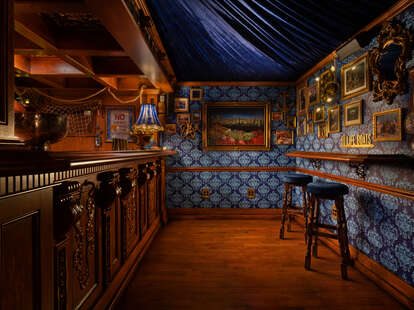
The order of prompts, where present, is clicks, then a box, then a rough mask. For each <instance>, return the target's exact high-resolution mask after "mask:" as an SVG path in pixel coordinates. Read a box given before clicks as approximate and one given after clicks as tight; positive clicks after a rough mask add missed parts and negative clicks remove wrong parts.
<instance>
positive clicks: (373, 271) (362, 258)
mask: <svg viewBox="0 0 414 310" xmlns="http://www.w3.org/2000/svg"><path fill="white" fill-rule="evenodd" d="M296 223H297V224H298V225H300V226H301V227H302V228H303V223H302V222H301V221H296ZM319 230H320V231H322V232H328V230H326V229H323V228H320V229H319ZM318 240H319V241H320V242H321V243H323V244H324V245H325V246H326V247H328V248H329V249H330V250H332V251H333V252H334V253H336V254H337V255H338V256H340V250H339V244H338V241H337V240H334V239H328V238H318ZM349 251H350V252H351V257H352V259H353V260H354V267H355V268H356V269H357V270H358V271H359V272H361V273H362V274H363V275H365V276H366V277H367V278H369V279H370V280H371V281H373V282H374V283H375V284H376V285H378V286H379V287H381V288H382V289H383V290H385V291H386V292H387V293H388V294H390V295H391V296H392V297H394V298H395V299H396V300H398V301H399V302H400V303H402V304H403V305H405V306H406V307H408V308H409V309H414V287H412V286H411V285H409V284H407V283H406V282H404V281H403V280H401V279H400V278H398V277H397V276H396V275H395V274H393V273H392V272H390V271H388V270H387V269H386V268H385V267H383V266H382V265H380V264H379V263H377V262H376V261H374V260H373V259H371V258H369V257H368V256H366V255H365V254H363V253H362V252H360V251H359V250H358V249H356V248H354V247H353V246H352V245H349Z"/></svg>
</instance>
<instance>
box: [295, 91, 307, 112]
mask: <svg viewBox="0 0 414 310" xmlns="http://www.w3.org/2000/svg"><path fill="white" fill-rule="evenodd" d="M296 98H297V99H296V100H297V102H296V115H298V116H300V115H304V114H306V107H307V106H306V87H302V88H300V89H298V93H297V97H296Z"/></svg>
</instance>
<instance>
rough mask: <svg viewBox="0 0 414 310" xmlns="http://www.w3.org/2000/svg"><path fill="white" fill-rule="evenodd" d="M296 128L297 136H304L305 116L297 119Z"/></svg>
mask: <svg viewBox="0 0 414 310" xmlns="http://www.w3.org/2000/svg"><path fill="white" fill-rule="evenodd" d="M296 129H297V135H298V137H303V136H306V129H307V128H306V117H303V118H301V119H299V120H298V122H297V128H296Z"/></svg>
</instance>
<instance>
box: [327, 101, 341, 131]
mask: <svg viewBox="0 0 414 310" xmlns="http://www.w3.org/2000/svg"><path fill="white" fill-rule="evenodd" d="M340 131H341V113H340V106H339V105H336V106H334V107H332V108H329V109H328V133H337V132H340Z"/></svg>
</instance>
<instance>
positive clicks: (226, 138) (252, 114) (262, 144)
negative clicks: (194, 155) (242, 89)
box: [202, 102, 270, 151]
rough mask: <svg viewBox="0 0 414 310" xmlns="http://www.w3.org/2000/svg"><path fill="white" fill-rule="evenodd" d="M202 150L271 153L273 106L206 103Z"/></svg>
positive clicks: (240, 103)
mask: <svg viewBox="0 0 414 310" xmlns="http://www.w3.org/2000/svg"><path fill="white" fill-rule="evenodd" d="M202 117H203V131H202V133H203V150H206V151H212V150H217V151H235V150H243V151H268V150H270V126H269V123H270V103H262V102H205V103H204V104H203V111H202Z"/></svg>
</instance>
